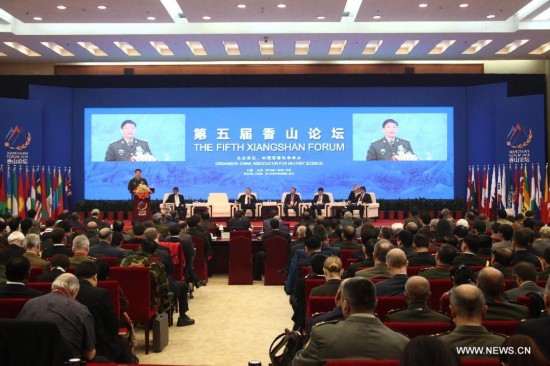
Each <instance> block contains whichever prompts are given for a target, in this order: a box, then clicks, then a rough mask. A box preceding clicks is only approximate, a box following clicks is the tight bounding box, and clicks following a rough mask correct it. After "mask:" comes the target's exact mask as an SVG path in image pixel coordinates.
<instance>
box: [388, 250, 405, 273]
mask: <svg viewBox="0 0 550 366" xmlns="http://www.w3.org/2000/svg"><path fill="white" fill-rule="evenodd" d="M386 264H387V265H388V267H390V268H405V269H406V268H407V256H406V255H405V252H404V251H403V250H401V249H399V248H394V249H392V250H390V251H389V252H388V254H387V255H386Z"/></svg>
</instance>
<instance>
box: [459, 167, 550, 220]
mask: <svg viewBox="0 0 550 366" xmlns="http://www.w3.org/2000/svg"><path fill="white" fill-rule="evenodd" d="M543 174H544V175H541V168H540V164H534V163H525V164H513V165H512V164H509V165H506V164H502V165H493V166H492V167H491V166H490V165H484V166H482V167H481V168H480V167H479V165H478V166H473V165H472V166H469V167H468V187H467V191H466V202H467V209H468V210H471V209H476V210H477V211H478V212H479V213H480V214H485V215H487V217H488V218H489V219H491V220H494V219H495V218H496V216H497V215H496V213H497V210H501V209H502V210H513V212H514V215H517V214H518V213H523V212H525V211H529V210H530V211H533V213H534V214H535V217H536V218H537V219H540V220H542V221H544V222H545V223H546V222H548V214H549V213H550V195H549V193H550V191H549V190H550V187H549V181H548V174H549V172H548V164H546V165H545V166H544V168H543Z"/></svg>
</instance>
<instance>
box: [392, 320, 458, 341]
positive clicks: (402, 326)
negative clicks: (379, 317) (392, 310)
mask: <svg viewBox="0 0 550 366" xmlns="http://www.w3.org/2000/svg"><path fill="white" fill-rule="evenodd" d="M384 325H385V326H386V327H388V328H391V329H393V330H396V331H398V332H401V333H404V334H405V335H406V336H407V337H409V338H410V339H413V338H414V337H418V336H422V335H430V334H438V333H443V332H448V331H450V330H451V323H450V322H432V323H429V322H426V323H410V322H385V323H384Z"/></svg>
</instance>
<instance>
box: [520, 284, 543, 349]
mask: <svg viewBox="0 0 550 366" xmlns="http://www.w3.org/2000/svg"><path fill="white" fill-rule="evenodd" d="M544 304H545V305H546V313H547V314H550V280H548V281H546V287H545V289H544ZM518 332H519V333H522V334H527V335H528V336H530V337H531V338H533V339H534V340H535V342H537V344H538V345H539V347H540V348H541V350H542V351H543V352H544V353H545V354H546V358H550V342H548V340H549V339H550V316H545V317H542V318H539V319H529V320H526V321H523V322H521V323H519V329H518Z"/></svg>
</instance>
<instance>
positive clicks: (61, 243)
mask: <svg viewBox="0 0 550 366" xmlns="http://www.w3.org/2000/svg"><path fill="white" fill-rule="evenodd" d="M52 242H53V245H52V246H51V247H50V248H47V249H45V250H44V251H43V252H42V257H43V258H48V257H53V256H54V255H56V254H65V255H66V256H67V257H72V256H73V251H72V250H71V249H69V248H67V247H66V246H65V243H66V242H67V237H66V236H65V230H63V229H61V228H58V227H57V228H55V229H53V230H52Z"/></svg>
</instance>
